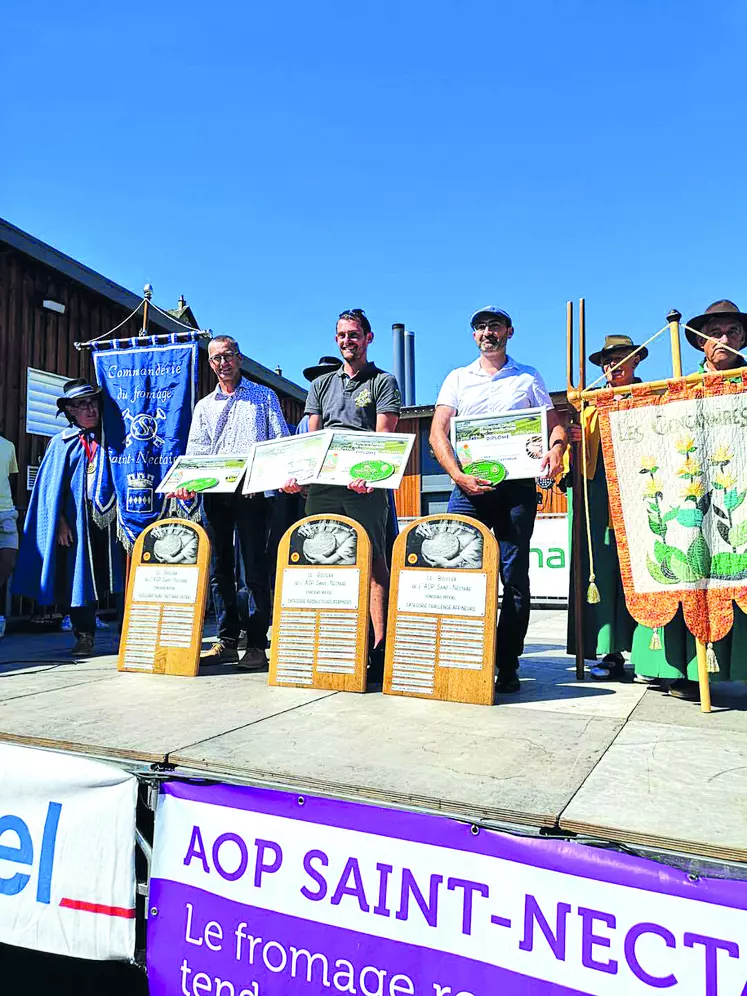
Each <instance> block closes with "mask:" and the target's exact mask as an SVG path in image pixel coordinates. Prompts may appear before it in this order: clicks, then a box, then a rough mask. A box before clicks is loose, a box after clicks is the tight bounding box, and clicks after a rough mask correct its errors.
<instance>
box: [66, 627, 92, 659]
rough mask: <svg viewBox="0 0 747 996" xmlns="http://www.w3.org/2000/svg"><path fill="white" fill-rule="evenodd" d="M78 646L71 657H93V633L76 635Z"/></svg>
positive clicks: (72, 651) (76, 645) (71, 653)
mask: <svg viewBox="0 0 747 996" xmlns="http://www.w3.org/2000/svg"><path fill="white" fill-rule="evenodd" d="M75 636H76V644H75V646H74V647H73V649H72V650H71V651H70V656H71V657H93V633H76V634H75Z"/></svg>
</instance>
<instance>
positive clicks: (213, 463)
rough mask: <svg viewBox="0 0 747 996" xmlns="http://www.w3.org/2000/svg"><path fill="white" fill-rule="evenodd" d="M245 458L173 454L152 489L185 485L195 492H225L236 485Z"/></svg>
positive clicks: (168, 489)
mask: <svg viewBox="0 0 747 996" xmlns="http://www.w3.org/2000/svg"><path fill="white" fill-rule="evenodd" d="M247 460H248V457H247V456H246V455H243V454H240V453H221V454H219V455H217V456H180V457H177V458H176V460H175V461H174V463H173V464H172V465H171V470H169V472H168V474H167V475H166V476H165V477H164V479H163V480H162V481H161V483H160V484H159V485H158V487H157V488H156V491H157V492H158V493H159V494H171V492H172V491H176V489H177V488H186V489H187V491H196V492H198V493H199V494H228V493H230V492H232V491H235V490H236V489H237V488H238V486H239V481H240V480H241V478H242V477H243V475H244V471H245V470H246V464H247Z"/></svg>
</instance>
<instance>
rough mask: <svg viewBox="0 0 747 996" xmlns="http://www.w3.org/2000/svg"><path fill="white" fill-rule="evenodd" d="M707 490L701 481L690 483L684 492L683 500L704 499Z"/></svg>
mask: <svg viewBox="0 0 747 996" xmlns="http://www.w3.org/2000/svg"><path fill="white" fill-rule="evenodd" d="M704 494H705V488H704V487H703V484H702V482H701V481H690V483H689V484H688V486H687V487H686V488H684V490H683V491H682V497H683V498H702V497H703V495H704Z"/></svg>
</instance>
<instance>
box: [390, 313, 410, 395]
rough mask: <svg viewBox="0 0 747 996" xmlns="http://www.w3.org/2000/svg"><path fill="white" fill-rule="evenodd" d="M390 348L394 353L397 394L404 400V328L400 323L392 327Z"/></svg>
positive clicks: (405, 389)
mask: <svg viewBox="0 0 747 996" xmlns="http://www.w3.org/2000/svg"><path fill="white" fill-rule="evenodd" d="M392 348H393V351H394V370H393V373H394V379H395V380H396V381H397V384H398V386H399V393H400V394H401V395H402V398H403V400H404V398H405V394H406V391H407V388H406V386H405V326H404V325H403V324H402V323H401V322H396V323H395V324H394V325H392Z"/></svg>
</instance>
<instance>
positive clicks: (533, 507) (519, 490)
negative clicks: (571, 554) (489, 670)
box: [448, 481, 537, 677]
mask: <svg viewBox="0 0 747 996" xmlns="http://www.w3.org/2000/svg"><path fill="white" fill-rule="evenodd" d="M448 511H449V512H457V513H458V514H459V515H469V516H471V517H472V518H473V519H477V520H478V521H480V522H482V523H483V525H486V526H487V527H488V529H492V530H493V532H494V533H495V538H496V539H497V540H498V546H499V548H500V561H499V565H498V568H499V571H500V575H501V583H502V585H503V604H502V605H501V615H500V619H499V621H498V640H497V646H496V653H495V659H496V664H497V668H498V673H499V674H501V675H503V676H506V677H510V676H512V675H513V674H515V672H516V670H517V669H518V667H519V657H520V656H521V654H523V652H524V637H525V636H526V634H527V628H528V626H529V544H530V542H531V539H532V531H533V529H534V520H535V517H536V515H537V490H536V488H535V486H534V481H504V482H503V483H502V484H499V485H498V486H497V487H496V488H495V489H494V490H493V491H490V492H487V493H486V494H482V495H477V496H474V497H473V496H471V495H467V494H465V493H464V491H462V490H461V488H454V490H453V491H452V493H451V497H450V498H449V508H448Z"/></svg>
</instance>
